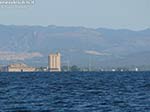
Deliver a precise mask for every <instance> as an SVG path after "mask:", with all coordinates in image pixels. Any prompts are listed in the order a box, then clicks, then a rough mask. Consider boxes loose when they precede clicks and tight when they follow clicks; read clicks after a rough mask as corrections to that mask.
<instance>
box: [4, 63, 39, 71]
mask: <svg viewBox="0 0 150 112" xmlns="http://www.w3.org/2000/svg"><path fill="white" fill-rule="evenodd" d="M35 70H36V69H35V68H34V67H29V66H27V65H26V64H11V65H8V66H7V68H6V71H7V72H35Z"/></svg>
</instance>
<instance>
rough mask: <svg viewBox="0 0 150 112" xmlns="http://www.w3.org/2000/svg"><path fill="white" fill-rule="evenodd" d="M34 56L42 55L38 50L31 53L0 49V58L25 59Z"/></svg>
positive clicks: (8, 59) (5, 59)
mask: <svg viewBox="0 0 150 112" xmlns="http://www.w3.org/2000/svg"><path fill="white" fill-rule="evenodd" d="M35 57H43V55H42V54H41V53H39V52H32V53H15V52H5V51H4V52H3V51H0V60H4V61H10V60H21V61H22V60H26V59H31V58H35Z"/></svg>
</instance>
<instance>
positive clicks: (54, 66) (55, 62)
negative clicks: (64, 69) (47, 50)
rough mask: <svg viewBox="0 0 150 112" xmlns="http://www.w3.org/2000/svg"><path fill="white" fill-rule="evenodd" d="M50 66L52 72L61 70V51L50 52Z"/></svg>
mask: <svg viewBox="0 0 150 112" xmlns="http://www.w3.org/2000/svg"><path fill="white" fill-rule="evenodd" d="M48 67H49V71H50V72H61V55H60V53H56V54H50V55H49V56H48Z"/></svg>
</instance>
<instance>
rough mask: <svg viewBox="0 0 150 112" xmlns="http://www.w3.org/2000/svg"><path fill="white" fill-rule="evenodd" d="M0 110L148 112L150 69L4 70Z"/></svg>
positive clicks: (0, 77)
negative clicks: (50, 71)
mask: <svg viewBox="0 0 150 112" xmlns="http://www.w3.org/2000/svg"><path fill="white" fill-rule="evenodd" d="M0 111H2V112H3V111H4V112H5V111H6V112H12V111H14V112H16V111H18V112H20V111H21V112H28V111H29V112H30V111H31V112H32V111H33V112H37V111H38V112H40V111H41V112H148V111H150V72H139V73H133V72H124V73H119V72H118V73H117V72H116V73H110V72H108V73H107V72H105V73H96V72H93V73H79V72H78V73H0Z"/></svg>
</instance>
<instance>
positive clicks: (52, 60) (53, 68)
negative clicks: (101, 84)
mask: <svg viewBox="0 0 150 112" xmlns="http://www.w3.org/2000/svg"><path fill="white" fill-rule="evenodd" d="M73 71H79V72H105V71H111V72H124V71H135V72H138V71H149V69H148V70H144V69H141V68H139V67H135V66H134V67H129V68H127V67H116V68H115V67H114V68H113V67H108V68H92V67H91V66H90V65H89V66H88V67H85V68H83V67H78V66H77V65H72V66H70V65H62V62H61V54H60V53H53V54H50V55H49V56H48V66H47V67H31V66H29V65H26V64H24V63H13V64H10V65H7V66H1V67H0V72H73Z"/></svg>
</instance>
